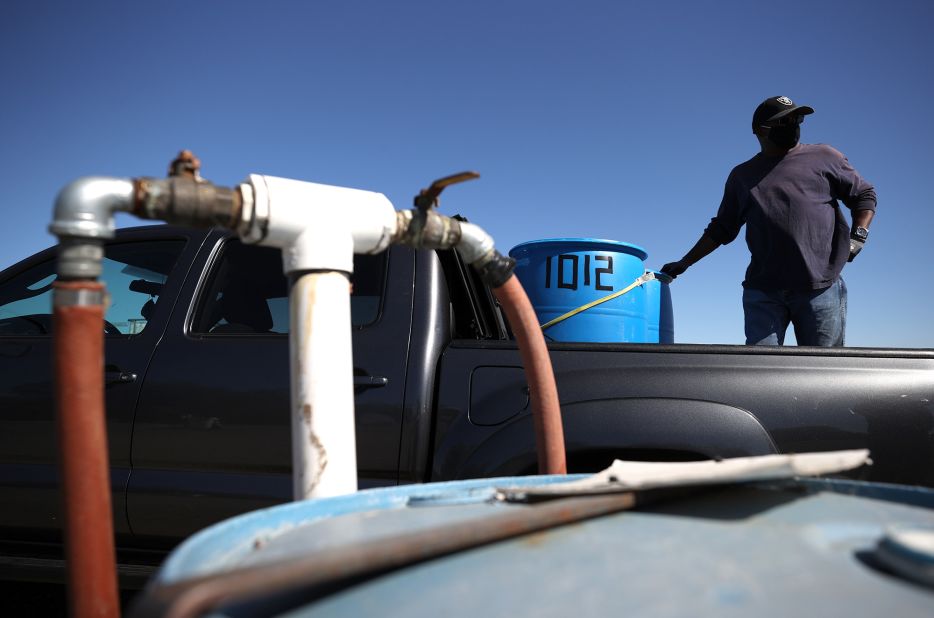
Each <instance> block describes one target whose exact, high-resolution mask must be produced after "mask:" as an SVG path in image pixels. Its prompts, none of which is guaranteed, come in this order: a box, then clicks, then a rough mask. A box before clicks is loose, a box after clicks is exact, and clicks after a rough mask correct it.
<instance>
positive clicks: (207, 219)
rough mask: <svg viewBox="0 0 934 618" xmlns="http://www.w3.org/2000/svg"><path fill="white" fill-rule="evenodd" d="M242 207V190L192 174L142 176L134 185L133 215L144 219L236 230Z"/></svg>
mask: <svg viewBox="0 0 934 618" xmlns="http://www.w3.org/2000/svg"><path fill="white" fill-rule="evenodd" d="M240 208H241V199H240V194H239V192H238V191H235V190H234V189H229V188H227V187H219V186H217V185H214V184H212V183H210V182H207V181H204V180H201V181H199V180H196V179H195V178H193V177H189V176H173V177H171V178H139V179H137V180H136V182H135V186H134V201H133V214H135V215H136V216H138V217H140V218H142V219H157V220H161V221H166V222H168V223H173V224H175V225H184V226H189V227H213V226H220V227H225V228H232V229H236V228H237V227H238V225H239V223H240Z"/></svg>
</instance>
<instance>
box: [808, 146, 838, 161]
mask: <svg viewBox="0 0 934 618" xmlns="http://www.w3.org/2000/svg"><path fill="white" fill-rule="evenodd" d="M798 148H800V151H801V154H805V155H811V156H816V157H823V158H827V159H845V158H846V157H845V156H844V155H843V153H842V152H840V151H839V150H837V149H836V148H834V147H833V146H831V145H830V144H801V145H800V146H798Z"/></svg>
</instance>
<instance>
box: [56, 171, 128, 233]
mask: <svg viewBox="0 0 934 618" xmlns="http://www.w3.org/2000/svg"><path fill="white" fill-rule="evenodd" d="M133 194H134V190H133V181H132V180H130V179H129V178H108V177H104V176H87V177H85V178H79V179H78V180H75V181H73V182H71V183H69V184H68V185H66V186H65V188H63V189H62V190H61V191H60V192H59V194H58V197H57V198H56V199H55V211H54V215H53V219H52V224H51V225H49V231H50V232H52V233H53V234H55V235H56V236H58V237H59V238H66V237H70V238H113V235H114V227H115V226H114V219H113V215H114V212H117V211H129V210H130V209H131V208H132V205H133Z"/></svg>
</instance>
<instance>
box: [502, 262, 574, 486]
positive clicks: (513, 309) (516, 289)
mask: <svg viewBox="0 0 934 618" xmlns="http://www.w3.org/2000/svg"><path fill="white" fill-rule="evenodd" d="M493 295H494V296H496V300H498V301H499V302H500V304H501V305H502V307H503V310H504V311H505V312H506V317H507V319H508V320H509V324H510V326H512V331H513V334H514V335H515V337H516V341H517V342H518V343H519V354H520V355H521V357H522V365H523V366H524V367H525V375H526V381H527V382H528V384H529V398H530V399H531V403H532V421H533V423H534V426H535V444H536V448H537V451H538V472H539V474H566V473H567V461H566V457H565V450H564V428H563V426H562V424H561V406H560V404H559V402H558V388H557V386H556V385H555V377H554V371H552V368H551V357H550V356H549V355H548V347H547V346H546V345H545V338H544V336H543V335H542V329H541V328H540V327H539V325H538V317H537V316H536V315H535V310H534V309H533V308H532V304H531V303H530V302H529V297H528V296H526V294H525V290H523V289H522V285H521V284H520V283H519V279H518V278H517V277H515V276H512V277H510V278H509V279H508V280H507V281H506V283H505V284H503V285H502V286H500V287H498V288H493Z"/></svg>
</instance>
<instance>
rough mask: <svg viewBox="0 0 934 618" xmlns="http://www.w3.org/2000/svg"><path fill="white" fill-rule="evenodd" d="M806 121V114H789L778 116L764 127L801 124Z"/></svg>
mask: <svg viewBox="0 0 934 618" xmlns="http://www.w3.org/2000/svg"><path fill="white" fill-rule="evenodd" d="M802 122H804V114H789V115H787V116H782V117H781V118H776V119H775V120H772V121H771V122H768V123H766V124H764V125H762V126H763V127H769V128H771V127H787V126H788V125H795V124H801V123H802Z"/></svg>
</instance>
